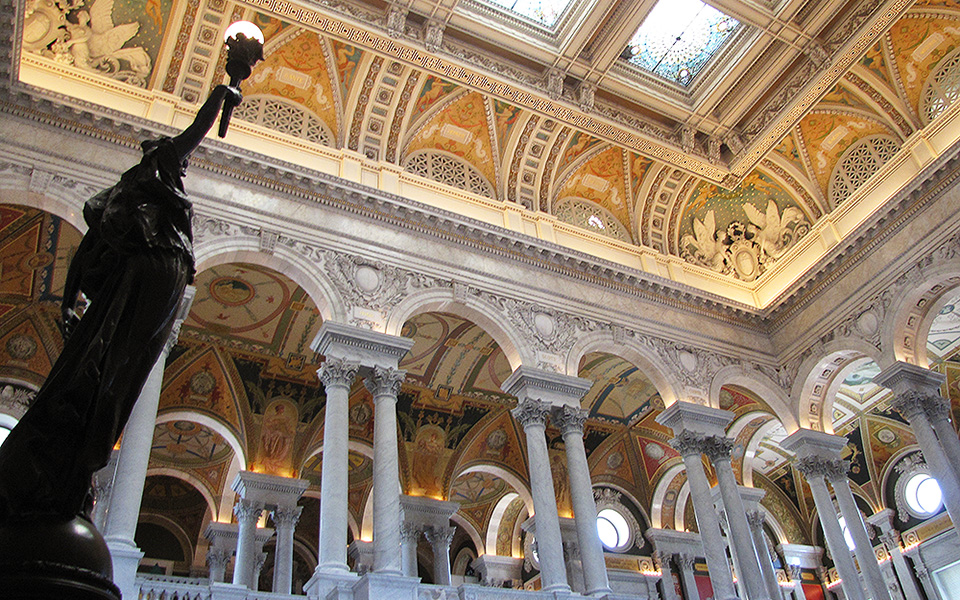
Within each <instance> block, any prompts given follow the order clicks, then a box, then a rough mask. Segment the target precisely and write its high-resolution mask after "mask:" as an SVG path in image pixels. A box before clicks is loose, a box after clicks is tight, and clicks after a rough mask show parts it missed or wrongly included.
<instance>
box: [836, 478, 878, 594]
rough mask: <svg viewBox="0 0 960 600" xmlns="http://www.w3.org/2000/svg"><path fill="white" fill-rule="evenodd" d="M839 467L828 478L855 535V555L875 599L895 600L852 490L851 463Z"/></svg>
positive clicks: (841, 510)
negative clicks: (891, 595) (891, 596)
mask: <svg viewBox="0 0 960 600" xmlns="http://www.w3.org/2000/svg"><path fill="white" fill-rule="evenodd" d="M837 464H838V466H839V467H840V468H838V469H836V470H831V471H830V472H828V473H827V479H828V480H830V483H831V484H832V485H833V492H834V495H835V496H836V497H837V504H839V505H840V513H841V514H842V515H843V520H844V522H846V524H847V530H848V531H849V532H850V535H851V536H853V543H854V545H855V548H854V552H855V553H856V555H857V562H859V563H860V572H861V573H863V578H864V579H865V580H866V584H867V588H868V589H869V590H870V596H871V598H873V600H891V599H890V590H888V589H887V583H886V581H885V580H884V578H883V573H882V572H881V571H880V565H879V564H878V563H877V555H876V554H874V552H873V544H871V543H870V536H869V534H867V526H866V525H865V524H864V522H863V515H861V514H860V509H859V508H857V502H856V500H854V498H853V492H852V491H851V490H850V480H849V479H847V469H848V464H847V463H846V462H841V463H837Z"/></svg>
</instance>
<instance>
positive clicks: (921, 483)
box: [903, 473, 943, 517]
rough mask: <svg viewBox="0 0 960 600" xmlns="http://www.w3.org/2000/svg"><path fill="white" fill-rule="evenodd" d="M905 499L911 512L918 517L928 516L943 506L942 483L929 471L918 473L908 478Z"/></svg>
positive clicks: (904, 493)
mask: <svg viewBox="0 0 960 600" xmlns="http://www.w3.org/2000/svg"><path fill="white" fill-rule="evenodd" d="M903 499H904V500H905V501H906V503H907V507H908V508H909V509H910V512H912V513H914V514H915V515H916V516H918V517H928V516H930V515H932V514H934V513H936V512H937V511H938V510H940V507H941V506H943V492H941V491H940V484H939V483H937V480H936V479H934V478H933V477H931V476H930V474H929V473H916V474H914V475H912V476H910V478H909V479H907V484H906V486H905V487H904V490H903Z"/></svg>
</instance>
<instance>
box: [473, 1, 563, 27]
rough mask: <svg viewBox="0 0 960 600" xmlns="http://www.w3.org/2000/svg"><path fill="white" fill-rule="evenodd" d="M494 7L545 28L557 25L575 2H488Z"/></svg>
mask: <svg viewBox="0 0 960 600" xmlns="http://www.w3.org/2000/svg"><path fill="white" fill-rule="evenodd" d="M488 1H489V2H490V3H491V4H493V5H494V6H498V7H501V8H504V9H506V10H507V11H509V12H512V13H516V14H518V15H520V16H522V17H526V18H528V19H530V20H532V21H534V22H536V23H539V24H540V25H543V26H544V27H547V28H551V27H553V26H554V25H556V24H557V21H558V20H559V19H560V16H561V15H563V11H565V10H566V9H567V7H568V6H569V5H570V3H571V2H572V1H573V0H488Z"/></svg>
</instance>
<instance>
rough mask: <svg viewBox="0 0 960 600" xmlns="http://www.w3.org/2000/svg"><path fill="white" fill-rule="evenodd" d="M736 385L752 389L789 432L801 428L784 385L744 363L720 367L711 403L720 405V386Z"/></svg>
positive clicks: (714, 378) (712, 389)
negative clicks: (746, 367)
mask: <svg viewBox="0 0 960 600" xmlns="http://www.w3.org/2000/svg"><path fill="white" fill-rule="evenodd" d="M725 385H735V386H738V387H742V388H744V389H747V390H750V391H751V392H753V393H754V394H756V395H757V397H758V398H760V400H761V401H762V402H763V403H764V404H766V406H767V408H769V409H770V412H771V413H772V414H773V416H774V417H776V418H777V419H779V420H780V423H782V424H783V427H784V428H785V429H786V430H787V433H793V432H794V431H796V430H797V429H800V420H799V418H798V417H797V415H795V414H794V412H793V411H792V410H791V409H790V406H791V403H790V397H789V396H788V395H787V393H786V390H784V389H783V387H782V386H781V385H780V384H779V383H777V382H775V381H773V380H772V379H770V378H769V377H767V376H766V375H764V374H763V373H760V372H759V371H748V370H746V369H744V367H743V366H742V365H731V366H729V367H724V368H722V369H720V370H719V371H718V372H717V374H716V375H714V377H713V381H711V382H710V403H711V405H713V406H715V407H719V400H718V399H719V398H720V388H722V387H723V386H725Z"/></svg>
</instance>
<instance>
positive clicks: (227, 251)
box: [194, 236, 347, 341]
mask: <svg viewBox="0 0 960 600" xmlns="http://www.w3.org/2000/svg"><path fill="white" fill-rule="evenodd" d="M194 253H195V254H196V257H197V272H200V271H203V270H206V269H209V268H211V267H216V266H220V265H225V264H229V263H250V264H255V265H259V266H261V267H267V268H269V269H273V270H274V271H277V272H278V273H282V274H283V275H285V276H286V277H289V278H290V279H292V280H293V282H294V283H296V284H297V285H299V286H300V287H302V288H303V289H304V290H305V291H306V292H307V295H308V296H310V299H311V300H312V301H313V303H314V304H315V305H316V306H317V309H319V310H320V316H321V317H322V318H323V320H324V321H337V322H340V323H345V322H346V319H347V317H346V315H347V310H346V304H345V303H344V301H343V299H342V298H341V297H340V294H339V293H337V291H336V289H335V288H334V286H333V285H332V284H331V283H330V282H329V281H328V280H327V279H326V278H325V277H323V276H322V275H320V271H321V270H320V269H318V268H317V265H316V263H312V262H310V261H309V260H307V259H306V258H305V257H303V256H301V255H299V254H297V253H295V252H293V251H292V250H290V249H289V248H286V247H285V246H280V245H278V246H277V247H276V248H274V250H273V252H272V253H267V252H263V251H261V250H260V238H259V237H258V236H249V237H243V236H238V237H226V236H225V237H221V238H215V239H211V240H201V241H200V242H198V243H196V244H195V245H194ZM311 341H312V340H311Z"/></svg>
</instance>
